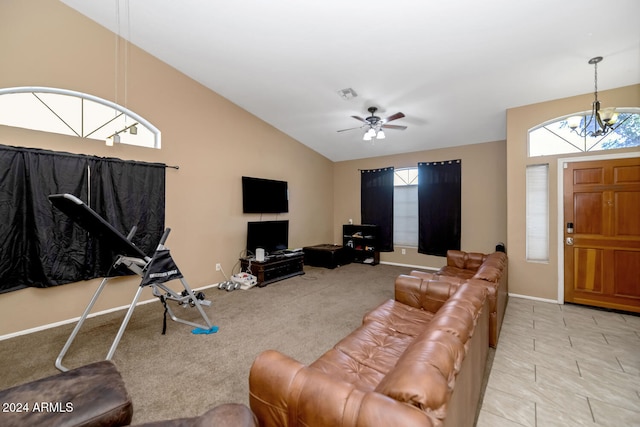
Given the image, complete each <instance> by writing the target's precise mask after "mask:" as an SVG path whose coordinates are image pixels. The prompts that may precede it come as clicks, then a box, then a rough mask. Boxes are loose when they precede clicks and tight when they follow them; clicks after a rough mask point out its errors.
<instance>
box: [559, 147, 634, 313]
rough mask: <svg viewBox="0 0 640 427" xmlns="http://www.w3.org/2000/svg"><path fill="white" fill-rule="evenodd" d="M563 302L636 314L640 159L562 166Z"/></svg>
mask: <svg viewBox="0 0 640 427" xmlns="http://www.w3.org/2000/svg"><path fill="white" fill-rule="evenodd" d="M570 224H573V230H571V229H570V228H571V227H570V226H568V225H570ZM564 300H565V301H566V302H574V303H578V304H587V305H593V306H599V307H606V308H614V309H618V310H626V311H634V312H640V158H637V157H636V158H630V159H615V160H596V161H586V162H576V163H566V164H565V168H564Z"/></svg>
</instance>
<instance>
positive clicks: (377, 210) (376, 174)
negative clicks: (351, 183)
mask: <svg viewBox="0 0 640 427" xmlns="http://www.w3.org/2000/svg"><path fill="white" fill-rule="evenodd" d="M360 172H361V173H360V176H361V181H360V216H361V221H362V224H374V225H377V226H379V227H380V236H378V250H379V251H380V252H392V251H393V177H394V171H393V167H387V168H383V169H371V170H363V171H360Z"/></svg>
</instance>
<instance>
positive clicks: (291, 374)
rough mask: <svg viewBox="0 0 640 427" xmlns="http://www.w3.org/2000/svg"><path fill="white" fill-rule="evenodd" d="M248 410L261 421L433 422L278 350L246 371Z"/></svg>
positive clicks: (349, 425)
mask: <svg viewBox="0 0 640 427" xmlns="http://www.w3.org/2000/svg"><path fill="white" fill-rule="evenodd" d="M249 390H250V393H249V401H250V405H251V409H252V410H253V412H254V413H255V414H256V415H257V417H258V419H260V421H261V423H262V424H263V425H277V426H300V425H308V426H317V427H321V426H327V427H329V426H331V427H335V426H341V427H357V426H365V425H367V426H369V425H370V426H373V425H401V426H404V427H413V426H416V427H417V426H421V427H432V425H433V424H432V423H431V420H430V419H429V417H428V416H427V415H426V414H425V413H424V412H422V411H420V410H419V409H417V408H415V407H411V406H409V405H406V404H404V403H401V402H398V401H396V400H393V399H391V398H390V397H387V396H384V395H382V394H380V393H376V392H373V391H363V390H359V389H357V388H356V387H354V386H353V385H352V384H349V383H347V382H344V381H341V380H337V379H335V378H332V377H331V376H329V375H326V374H324V373H322V372H320V371H318V370H316V369H313V368H309V367H306V366H304V365H302V364H301V363H299V362H297V361H295V360H293V359H291V358H289V357H288V356H286V355H284V354H282V353H279V352H277V351H275V350H267V351H265V352H263V353H261V354H260V355H258V357H257V358H256V360H255V361H254V363H253V365H252V366H251V371H250V374H249Z"/></svg>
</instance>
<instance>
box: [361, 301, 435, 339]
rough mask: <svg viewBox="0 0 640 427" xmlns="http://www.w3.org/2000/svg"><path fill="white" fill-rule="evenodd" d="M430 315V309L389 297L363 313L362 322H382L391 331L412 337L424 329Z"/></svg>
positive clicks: (429, 319)
mask: <svg viewBox="0 0 640 427" xmlns="http://www.w3.org/2000/svg"><path fill="white" fill-rule="evenodd" d="M434 312H435V310H434ZM432 317H433V313H432V312H430V311H425V310H421V309H419V308H415V307H411V306H409V305H406V304H402V303H401V302H398V301H396V300H392V299H390V300H388V301H386V302H384V303H382V304H381V305H379V306H378V307H377V308H375V309H374V310H372V311H370V312H369V313H368V314H367V315H365V316H364V319H363V321H362V322H363V323H368V322H379V323H383V324H385V325H386V327H387V328H389V329H390V330H392V331H395V332H397V333H400V334H405V335H409V336H413V337H414V336H416V335H418V334H419V333H421V332H422V331H424V329H425V327H426V325H427V324H428V323H429V322H430V321H431V318H432Z"/></svg>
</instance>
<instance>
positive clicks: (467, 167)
mask: <svg viewBox="0 0 640 427" xmlns="http://www.w3.org/2000/svg"><path fill="white" fill-rule="evenodd" d="M391 143H393V142H392V141H391V140H389V142H385V144H391ZM454 159H461V160H462V236H461V248H462V249H463V250H466V251H473V252H484V253H487V252H493V251H494V250H495V245H496V243H498V242H506V239H507V228H506V223H507V212H506V178H507V175H506V170H507V165H506V154H505V142H504V141H497V142H489V143H484V144H474V145H466V146H461V147H453V148H445V149H439V150H430V151H421V152H416V153H406V154H398V155H395V156H384V157H374V158H370V159H362V160H353V161H345V162H338V163H336V164H335V165H334V184H333V185H334V195H335V196H334V197H335V198H334V214H333V216H334V230H333V232H334V242H336V243H340V244H341V243H342V225H343V224H346V223H347V221H348V220H349V219H353V221H354V223H356V224H358V223H360V172H359V170H361V169H374V168H381V167H387V166H393V167H395V168H404V167H416V166H417V165H418V162H432V161H442V160H454ZM405 249H406V254H404V255H403V254H402V248H401V247H396V248H395V250H394V251H393V252H383V253H382V254H381V255H380V259H381V261H382V262H389V263H395V264H402V265H411V266H422V267H431V268H440V267H442V266H443V265H444V264H445V263H446V260H445V259H444V258H443V257H437V256H431V255H424V254H419V253H418V252H417V248H405ZM507 251H508V248H507Z"/></svg>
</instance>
